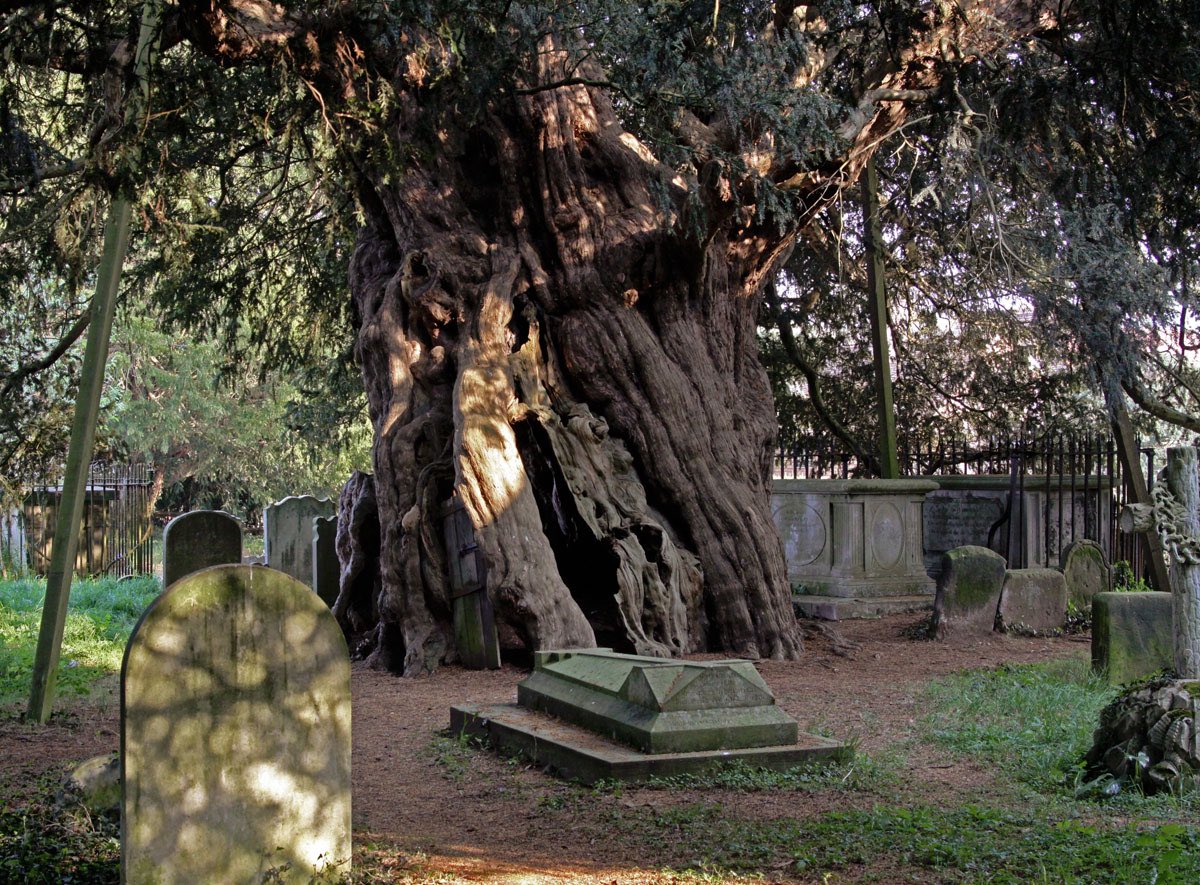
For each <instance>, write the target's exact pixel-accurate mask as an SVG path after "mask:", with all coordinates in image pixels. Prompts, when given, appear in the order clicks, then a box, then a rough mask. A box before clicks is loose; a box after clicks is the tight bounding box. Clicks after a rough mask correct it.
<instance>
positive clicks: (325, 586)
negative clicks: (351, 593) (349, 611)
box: [312, 516, 342, 606]
mask: <svg viewBox="0 0 1200 885" xmlns="http://www.w3.org/2000/svg"><path fill="white" fill-rule="evenodd" d="M337 529H338V519H337V517H336V516H318V517H316V518H315V519H314V520H313V540H312V564H313V565H312V568H313V583H312V588H313V590H314V591H315V592H316V594H317V595H318V596H319V597H321V599H323V600H324V601H325V604H326V605H328V606H332V605H333V604H334V603H335V602H337V598H338V582H339V581H340V580H341V576H342V569H341V565H340V564H339V563H338V553H337Z"/></svg>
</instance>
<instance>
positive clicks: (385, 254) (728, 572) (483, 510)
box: [351, 45, 800, 673]
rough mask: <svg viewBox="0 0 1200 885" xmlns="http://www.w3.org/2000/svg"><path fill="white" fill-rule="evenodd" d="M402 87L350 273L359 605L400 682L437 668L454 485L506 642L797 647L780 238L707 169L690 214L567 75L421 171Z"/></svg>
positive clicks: (609, 115) (598, 102)
mask: <svg viewBox="0 0 1200 885" xmlns="http://www.w3.org/2000/svg"><path fill="white" fill-rule="evenodd" d="M563 61H564V56H563V55H562V54H559V53H556V52H555V51H554V50H553V47H551V46H549V45H548V46H547V47H546V51H545V52H544V53H543V54H542V70H540V71H538V72H537V79H536V80H534V81H533V85H534V86H536V85H537V84H545V83H553V82H556V81H560V80H565V79H566V78H567V75H566V72H565V71H564V70H562V69H561V68H560V67H559V66H560V65H562V64H563ZM406 101H407V102H408V103H404V104H402V105H401V108H400V111H399V113H398V115H397V119H396V120H395V129H394V130H393V133H392V137H394V138H395V139H396V140H397V141H398V142H399V144H397V145H395V154H396V155H400V156H406V157H411V158H412V161H411V163H408V164H406V165H405V166H404V168H403V170H402V171H401V172H399V173H396V171H395V170H385V169H376V170H373V172H370V173H368V174H369V177H370V178H371V180H370V182H369V186H370V196H369V197H368V199H367V201H366V203H367V205H368V207H372V208H373V213H372V217H371V219H370V222H371V223H370V225H369V226H368V227H367V229H366V230H365V231H364V232H363V234H362V236H361V238H360V241H359V243H358V246H357V250H356V252H355V256H354V259H353V263H352V268H351V287H352V291H353V295H354V300H355V305H356V308H357V311H358V315H359V317H360V321H361V326H360V332H359V340H358V348H359V353H360V355H361V358H362V363H363V373H364V377H365V380H366V385H367V392H368V396H369V402H370V408H371V414H372V420H373V421H374V423H375V431H376V443H375V451H374V460H375V471H376V473H375V494H376V497H377V500H378V507H379V512H380V515H381V523H382V525H381V529H382V545H381V567H382V573H383V582H382V586H383V590H382V595H381V597H380V600H379V605H378V615H379V618H380V620H381V622H384V623H387V624H391V625H394V626H395V627H396V628H398V629H397V630H396V631H395V632H394V634H393V635H395V636H398V637H399V641H400V642H401V643H402V646H403V648H402V651H403V658H402V660H403V665H402V666H403V670H404V672H406V673H415V672H420V671H422V670H425V669H429V668H431V667H433V666H435V665H436V664H437V662H439V661H441V660H452V659H453V658H454V656H455V648H454V639H453V634H452V630H451V628H450V618H451V614H450V598H449V588H448V586H447V580H446V563H445V554H444V552H443V550H442V546H441V540H440V534H441V525H440V519H439V512H440V511H439V506H440V505H441V504H442V502H444V501H445V500H446V499H448V498H449V497H450V496H451V495H452V494H455V495H457V497H458V498H459V499H460V500H461V501H462V502H463V504H464V505H465V507H466V510H467V512H468V514H469V515H470V519H471V522H472V524H473V526H474V528H475V533H476V540H477V542H478V543H479V544H480V546H481V547H482V549H483V551H484V554H485V559H486V562H487V567H488V568H487V576H488V577H487V589H488V594H489V597H490V599H491V601H492V604H493V607H494V610H495V615H496V620H497V622H498V625H499V630H500V636H501V642H502V645H507V646H509V647H512V648H518V647H524V648H526V649H532V648H546V647H554V646H570V645H592V644H594V643H597V642H599V643H601V644H605V645H611V646H613V647H616V648H618V649H622V650H628V651H635V652H638V653H642V654H653V655H677V654H680V653H684V652H689V651H696V650H702V649H709V648H711V649H722V650H726V651H729V652H733V653H737V654H742V655H748V656H751V657H759V656H764V657H773V658H782V657H789V656H793V655H795V654H796V653H797V652H798V651H799V649H800V640H799V637H798V634H797V631H796V625H795V619H794V616H793V614H792V609H791V604H790V597H789V588H788V584H787V580H786V573H785V567H784V561H783V554H782V549H781V546H780V542H779V539H778V537H777V534H776V532H775V530H774V528H773V526H772V523H771V518H770V510H769V502H768V482H769V480H768V476H769V469H770V459H771V452H772V445H773V440H774V435H775V416H774V410H773V406H772V400H771V395H770V391H769V388H768V384H767V379H766V375H765V373H764V372H763V370H762V368H761V366H760V364H759V362H758V360H757V358H756V355H755V343H754V329H755V315H756V311H757V307H758V292H759V290H760V288H761V283H762V280H763V279H764V275H765V274H766V273H768V272H770V270H771V269H772V268H773V267H775V266H776V264H777V263H778V261H779V260H780V259H781V258H782V257H783V255H782V253H783V251H784V239H783V237H782V235H780V234H776V235H775V236H771V235H770V234H768V233H767V232H766V231H764V230H759V229H757V228H755V227H754V226H753V225H751V224H750V223H749V220H748V219H745V218H741V217H739V216H738V215H737V214H736V213H735V212H733V211H732V210H733V209H734V208H735V206H736V204H735V201H734V199H733V194H732V193H731V192H730V190H729V185H728V182H727V181H724V180H723V179H721V178H720V176H719V174H714V175H713V176H711V177H712V179H713V180H712V181H710V182H709V183H708V187H706V188H705V194H706V196H707V203H706V205H704V206H702V207H699V208H696V209H693V211H692V213H691V214H688V213H687V212H685V211H684V209H683V208H682V206H683V204H684V199H685V197H686V191H685V189H684V188H682V187H680V186H679V183H678V182H676V183H672V181H671V177H672V176H671V173H670V172H669V171H668V170H666V169H664V168H663V167H661V166H660V165H659V164H658V163H657V162H656V161H655V160H654V159H653V158H652V157H651V155H650V154H649V152H648V151H646V150H645V149H644V148H642V147H641V146H640V145H639V144H638V143H637V142H636V141H635V140H634V139H633V138H632V137H631V136H630V135H628V134H627V133H625V132H624V131H623V130H622V129H621V127H620V126H619V125H618V123H617V121H616V118H615V116H614V113H613V109H612V107H611V106H610V104H609V102H608V99H607V98H606V97H605V96H604V94H603V93H602V92H600V91H597V90H594V89H592V88H590V87H588V86H585V85H567V86H559V87H557V88H548V89H541V90H538V89H530V90H528V92H527V93H526V94H522V95H518V96H515V97H513V98H512V99H511V100H509V101H506V102H503V103H499V104H497V106H495V107H494V108H493V109H492V112H491V113H490V115H489V116H488V117H487V118H486V119H484V120H481V121H480V122H479V123H478V124H477V125H475V126H473V127H471V128H469V129H468V130H466V131H465V132H463V133H462V134H461V136H458V135H457V134H454V133H451V134H447V135H446V136H445V137H444V140H443V142H442V144H441V145H440V146H439V150H438V153H437V155H436V158H432V159H428V160H427V159H425V158H424V157H423V156H422V154H421V152H420V151H418V150H417V149H416V148H415V146H412V145H408V144H407V143H406V138H407V134H408V133H414V132H424V131H428V123H429V121H428V120H423V119H422V113H423V110H422V108H421V107H420V106H419V105H418V104H417V103H416V102H415V101H413V100H411V99H406ZM423 124H424V125H423ZM388 173H391V174H388ZM379 635H380V636H383V635H384V634H383V633H382V632H381V633H380V634H379ZM396 651H397V649H391V650H389V649H385V648H383V647H379V648H377V649H376V653H377V654H379V655H381V656H384V657H389V656H391V655H392V654H394V653H395V652H396Z"/></svg>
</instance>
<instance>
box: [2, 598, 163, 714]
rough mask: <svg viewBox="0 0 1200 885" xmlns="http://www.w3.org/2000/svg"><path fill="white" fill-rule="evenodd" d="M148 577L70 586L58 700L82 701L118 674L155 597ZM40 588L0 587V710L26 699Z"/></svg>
mask: <svg viewBox="0 0 1200 885" xmlns="http://www.w3.org/2000/svg"><path fill="white" fill-rule="evenodd" d="M158 592H159V586H158V582H157V581H156V580H155V579H154V578H151V577H146V578H138V579H135V580H131V581H125V582H123V583H118V581H117V579H115V578H102V579H98V580H78V581H73V582H72V584H71V597H70V603H69V605H68V608H67V622H66V626H65V628H64V631H63V645H62V654H61V658H60V660H59V667H58V682H57V685H58V691H59V693H60V694H64V695H68V694H73V695H86V694H88V693H89V692H90V691H91V689H92V687H93V685H94V684H95V682H96V680H97V679H100V678H102V677H104V676H107V675H109V674H112V673H116V672H117V671H119V670H120V669H121V656H122V655H123V654H124V651H125V641H126V640H127V639H128V638H129V634H130V632H131V631H132V630H133V626H134V624H136V623H137V619H138V618H139V617H141V614H142V612H143V611H144V610H145V608H146V606H147V605H149V604H150V602H151V601H152V600H153V599H154V597H155V596H157V595H158ZM45 595H46V582H45V580H43V579H37V578H20V579H16V580H11V581H0V706H4V705H8V704H12V703H15V702H18V701H21V700H24V699H26V698H28V696H29V685H30V679H31V678H32V674H33V657H34V651H35V650H36V648H37V637H38V628H39V625H40V623H41V618H42V603H43V600H44V599H45Z"/></svg>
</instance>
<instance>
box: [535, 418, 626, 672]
mask: <svg viewBox="0 0 1200 885" xmlns="http://www.w3.org/2000/svg"><path fill="white" fill-rule="evenodd" d="M513 430H514V431H515V433H516V437H517V447H518V449H519V450H520V452H521V460H522V461H523V462H524V465H525V473H526V475H527V476H528V477H529V482H530V484H531V486H532V488H533V494H534V498H535V499H536V500H537V504H538V511H539V513H540V515H541V519H542V531H543V532H544V533H545V534H546V537H547V538H548V539H549V541H550V547H551V549H553V550H554V559H555V563H556V565H557V567H558V573H559V575H560V576H561V577H562V580H563V583H564V584H566V585H567V589H568V590H569V591H570V593H571V598H572V599H574V600H575V603H576V605H578V606H579V608H580V609H581V610H582V611H583V614H584V617H585V618H587V621H588V623H589V624H591V626H592V630H593V631H594V632H595V634H596V643H597V645H600V646H602V647H608V648H612V649H613V650H614V651H618V652H623V653H628V654H632V653H633V652H634V651H635V649H634V646H633V643H632V642H631V641H630V639H629V637H628V636H627V635H626V630H625V623H624V621H623V619H622V617H621V612H620V609H619V608H618V607H617V568H618V566H619V564H620V563H619V559H618V557H617V554H616V553H615V552H613V551H612V550H611V549H610V548H609V547H608V546H607V545H606V544H605V543H604V542H603V540H601V539H597V538H596V537H594V535H593V534H592V532H591V530H590V529H589V528H588V525H587V523H585V522H584V521H583V519H581V518H580V516H579V511H578V509H577V508H576V506H575V497H574V495H573V494H572V493H571V491H570V489H569V488H568V486H567V481H566V478H565V477H564V476H563V474H562V470H561V468H560V466H559V464H558V459H557V458H556V457H555V454H554V449H553V446H552V445H551V443H550V438H549V436H548V434H547V433H546V430H545V428H543V427H542V426H541V424H539V423H538V421H537V419H536V418H533V417H529V418H524V419H522V420H520V421H518V422H516V424H515V425H514V427H513Z"/></svg>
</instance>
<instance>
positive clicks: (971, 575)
mask: <svg viewBox="0 0 1200 885" xmlns="http://www.w3.org/2000/svg"><path fill="white" fill-rule="evenodd" d="M1004 572H1005V565H1004V557H1003V556H1001V555H1000V554H999V553H996V552H995V551H993V550H989V549H987V548H986V547H977V546H973V545H967V546H965V547H955V548H954V549H953V550H949V551H947V552H946V553H944V554H942V561H941V568H940V569H939V571H938V580H937V595H936V596H935V598H934V602H933V630H934V633H935V634H937V635H939V636H940V635H944V634H945V632H946V631H947V630H948V629H958V628H963V629H966V630H968V631H972V632H976V633H991V632H992V630H993V629H994V627H995V625H996V612H997V611H998V609H999V608H1000V593H1001V591H1002V590H1003V589H1004Z"/></svg>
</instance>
